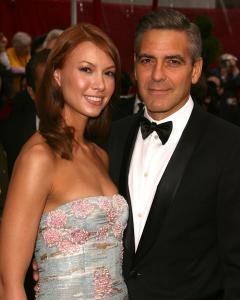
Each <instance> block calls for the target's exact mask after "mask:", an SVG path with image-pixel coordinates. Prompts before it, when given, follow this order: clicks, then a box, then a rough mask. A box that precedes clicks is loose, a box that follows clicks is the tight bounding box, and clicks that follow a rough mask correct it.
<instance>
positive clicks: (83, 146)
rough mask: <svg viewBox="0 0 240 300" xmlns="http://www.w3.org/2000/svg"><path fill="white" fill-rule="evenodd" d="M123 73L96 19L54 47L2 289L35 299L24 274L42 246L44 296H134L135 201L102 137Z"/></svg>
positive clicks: (15, 179) (1, 273) (9, 230)
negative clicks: (128, 274) (122, 186)
mask: <svg viewBox="0 0 240 300" xmlns="http://www.w3.org/2000/svg"><path fill="white" fill-rule="evenodd" d="M119 76H120V59H119V53H118V50H117V48H116V46H115V45H114V44H113V42H112V41H111V39H110V38H109V37H108V36H107V35H106V34H105V33H104V32H103V31H102V30H100V29H99V28H97V27H95V26H94V25H91V24H86V23H80V24H78V25H76V26H72V27H70V28H68V29H66V31H64V33H62V34H61V36H60V37H59V38H58V39H57V42H56V44H55V46H54V48H53V49H52V50H51V52H50V54H49V57H48V61H47V66H46V69H45V72H44V76H43V80H42V82H41V86H40V88H39V90H38V93H37V110H38V114H39V117H40V125H39V131H38V132H36V133H35V134H34V135H33V136H32V137H31V138H30V140H28V142H27V143H26V144H25V145H24V147H23V148H22V151H21V153H20V155H19V156H18V158H17V160H16V163H15V166H14V170H13V175H12V178H11V182H10V186H9V190H8V195H7V199H6V204H5V207H4V211H3V217H2V224H1V229H0V230H1V232H0V298H1V299H4V300H26V299H27V298H26V294H25V291H24V287H23V281H24V277H25V273H26V270H27V268H28V265H29V263H30V261H31V257H32V253H33V251H34V248H35V257H36V259H37V262H38V265H39V270H40V280H39V287H40V289H39V291H38V293H37V295H36V299H39V300H50V299H58V300H61V299H62V300H66V299H74V298H76V299H112V300H123V299H127V289H126V285H125V283H124V280H123V276H122V251H123V248H122V235H123V230H124V228H125V226H126V223H127V218H128V206H127V203H126V201H125V199H124V198H123V197H122V196H120V195H119V194H118V191H117V188H116V186H115V185H114V183H113V182H112V181H111V179H110V177H109V174H108V157H107V154H106V152H105V151H104V150H103V149H101V148H100V147H99V146H97V145H96V143H94V141H95V140H96V141H99V140H100V139H101V138H103V137H104V136H105V135H106V133H107V130H108V127H109V125H110V124H109V122H108V115H109V101H110V99H111V98H114V97H116V96H117V95H116V94H117V90H118V80H119ZM13 223H14V226H12V224H13ZM35 245H36V246H35Z"/></svg>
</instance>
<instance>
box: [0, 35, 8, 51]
mask: <svg viewBox="0 0 240 300" xmlns="http://www.w3.org/2000/svg"><path fill="white" fill-rule="evenodd" d="M7 43H8V40H7V38H6V37H5V35H4V34H3V33H2V32H0V52H2V51H5V49H6V47H7Z"/></svg>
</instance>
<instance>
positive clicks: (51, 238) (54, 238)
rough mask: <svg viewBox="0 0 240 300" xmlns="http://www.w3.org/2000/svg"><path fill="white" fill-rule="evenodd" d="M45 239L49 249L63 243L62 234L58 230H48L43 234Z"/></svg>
mask: <svg viewBox="0 0 240 300" xmlns="http://www.w3.org/2000/svg"><path fill="white" fill-rule="evenodd" d="M42 235H43V239H44V241H45V243H46V244H47V246H48V247H54V246H57V245H58V243H59V242H60V241H62V238H63V236H62V232H61V231H60V230H59V229H56V228H47V229H46V230H44V231H43V233H42Z"/></svg>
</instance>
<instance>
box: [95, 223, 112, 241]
mask: <svg viewBox="0 0 240 300" xmlns="http://www.w3.org/2000/svg"><path fill="white" fill-rule="evenodd" d="M108 232H109V225H104V226H102V227H101V228H99V229H98V231H97V232H96V239H97V240H104V239H105V238H107V237H108Z"/></svg>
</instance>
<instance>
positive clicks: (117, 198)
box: [114, 195, 127, 211]
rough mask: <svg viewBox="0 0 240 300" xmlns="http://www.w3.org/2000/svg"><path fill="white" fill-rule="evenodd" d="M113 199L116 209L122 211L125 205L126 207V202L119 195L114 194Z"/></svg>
mask: <svg viewBox="0 0 240 300" xmlns="http://www.w3.org/2000/svg"><path fill="white" fill-rule="evenodd" d="M114 200H115V204H116V207H117V210H118V211H122V210H123V209H124V208H125V207H127V202H126V201H125V200H124V198H123V197H122V196H121V195H115V196H114Z"/></svg>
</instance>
